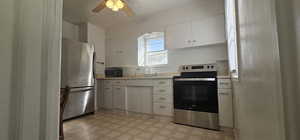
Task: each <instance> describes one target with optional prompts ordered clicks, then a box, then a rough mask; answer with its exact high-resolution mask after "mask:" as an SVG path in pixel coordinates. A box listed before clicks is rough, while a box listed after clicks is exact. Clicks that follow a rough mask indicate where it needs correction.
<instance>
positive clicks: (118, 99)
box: [113, 86, 126, 110]
mask: <svg viewBox="0 0 300 140" xmlns="http://www.w3.org/2000/svg"><path fill="white" fill-rule="evenodd" d="M125 92H126V91H125V87H123V86H113V108H114V109H119V110H125V94H126V93H125Z"/></svg>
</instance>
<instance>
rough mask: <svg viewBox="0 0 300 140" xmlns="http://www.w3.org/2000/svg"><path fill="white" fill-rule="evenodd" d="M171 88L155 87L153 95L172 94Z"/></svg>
mask: <svg viewBox="0 0 300 140" xmlns="http://www.w3.org/2000/svg"><path fill="white" fill-rule="evenodd" d="M172 91H173V90H172V87H171V86H155V87H154V90H153V93H154V94H172Z"/></svg>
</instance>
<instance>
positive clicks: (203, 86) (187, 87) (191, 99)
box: [173, 64, 219, 130]
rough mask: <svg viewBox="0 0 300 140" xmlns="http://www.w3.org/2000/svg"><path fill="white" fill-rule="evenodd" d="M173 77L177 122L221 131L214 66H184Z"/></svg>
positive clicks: (175, 120)
mask: <svg viewBox="0 0 300 140" xmlns="http://www.w3.org/2000/svg"><path fill="white" fill-rule="evenodd" d="M180 71H181V76H178V77H174V79H173V82H174V84H173V86H174V122H175V123H178V124H185V125H191V126H196V127H202V128H208V129H214V130H219V118H218V113H219V108H218V87H217V86H218V84H217V83H218V82H217V70H216V65H215V64H205V65H185V66H181V67H180Z"/></svg>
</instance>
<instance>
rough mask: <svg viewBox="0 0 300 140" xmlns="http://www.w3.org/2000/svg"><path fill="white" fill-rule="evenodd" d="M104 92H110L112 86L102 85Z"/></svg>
mask: <svg viewBox="0 0 300 140" xmlns="http://www.w3.org/2000/svg"><path fill="white" fill-rule="evenodd" d="M104 92H105V93H111V92H112V87H111V86H104Z"/></svg>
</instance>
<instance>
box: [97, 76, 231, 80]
mask: <svg viewBox="0 0 300 140" xmlns="http://www.w3.org/2000/svg"><path fill="white" fill-rule="evenodd" d="M174 76H176V75H172V76H171V75H170V76H129V77H112V78H104V77H102V78H97V80H145V79H150V80H151V79H172V78H173V77H174ZM217 78H218V79H230V78H231V77H230V76H217Z"/></svg>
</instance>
